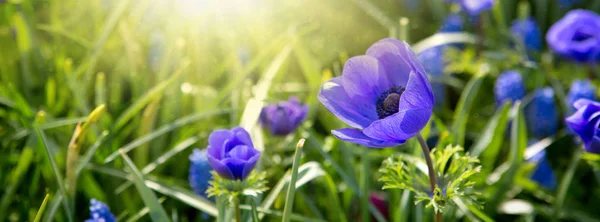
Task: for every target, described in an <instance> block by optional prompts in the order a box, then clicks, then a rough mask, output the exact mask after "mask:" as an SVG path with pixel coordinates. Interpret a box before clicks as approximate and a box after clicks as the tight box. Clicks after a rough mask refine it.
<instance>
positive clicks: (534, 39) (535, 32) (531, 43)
mask: <svg viewBox="0 0 600 222" xmlns="http://www.w3.org/2000/svg"><path fill="white" fill-rule="evenodd" d="M510 32H511V33H512V35H513V36H514V37H515V38H517V39H518V40H519V41H520V42H521V43H523V45H524V46H525V49H526V50H527V52H539V51H541V50H542V34H541V32H540V28H539V27H538V25H537V23H536V22H535V19H533V18H527V19H519V20H515V21H514V22H513V24H512V26H511V27H510Z"/></svg>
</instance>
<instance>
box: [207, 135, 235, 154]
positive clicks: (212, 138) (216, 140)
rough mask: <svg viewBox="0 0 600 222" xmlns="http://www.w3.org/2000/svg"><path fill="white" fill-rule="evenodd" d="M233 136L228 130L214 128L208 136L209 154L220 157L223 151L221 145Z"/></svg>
mask: <svg viewBox="0 0 600 222" xmlns="http://www.w3.org/2000/svg"><path fill="white" fill-rule="evenodd" d="M232 138H233V133H232V132H231V131H229V130H224V129H219V130H215V131H213V132H212V133H210V135H209V136H208V147H207V148H206V150H207V151H208V154H209V156H213V157H214V158H216V159H219V160H220V159H222V158H223V155H224V154H225V153H224V149H223V146H224V144H225V143H226V142H227V140H230V139H232Z"/></svg>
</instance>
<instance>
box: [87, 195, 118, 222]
mask: <svg viewBox="0 0 600 222" xmlns="http://www.w3.org/2000/svg"><path fill="white" fill-rule="evenodd" d="M90 204H91V205H90V219H87V220H85V222H116V221H117V219H115V216H114V215H113V214H112V213H111V212H110V209H108V206H106V204H104V203H102V202H101V201H98V200H96V199H92V200H90Z"/></svg>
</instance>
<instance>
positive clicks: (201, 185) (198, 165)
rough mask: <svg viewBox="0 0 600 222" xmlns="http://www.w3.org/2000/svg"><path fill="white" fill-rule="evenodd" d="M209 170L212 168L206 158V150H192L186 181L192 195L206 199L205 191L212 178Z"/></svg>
mask: <svg viewBox="0 0 600 222" xmlns="http://www.w3.org/2000/svg"><path fill="white" fill-rule="evenodd" d="M211 170H212V166H210V163H209V162H208V158H207V157H206V150H199V149H194V151H193V152H192V154H191V155H190V173H189V176H188V179H189V182H190V186H191V187H192V190H194V193H196V194H198V195H199V196H202V197H204V198H206V190H207V189H208V187H209V184H208V182H209V181H210V180H211V178H212V174H211V173H210V171H211Z"/></svg>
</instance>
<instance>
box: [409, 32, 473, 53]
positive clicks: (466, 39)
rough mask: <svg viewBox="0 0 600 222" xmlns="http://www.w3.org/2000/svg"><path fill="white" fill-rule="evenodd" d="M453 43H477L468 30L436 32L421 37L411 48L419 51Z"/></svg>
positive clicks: (416, 51)
mask: <svg viewBox="0 0 600 222" xmlns="http://www.w3.org/2000/svg"><path fill="white" fill-rule="evenodd" d="M455 43H463V44H464V43H470V44H475V43H477V37H476V36H475V35H473V34H470V33H468V32H458V33H454V32H453V33H436V34H434V35H432V36H429V37H427V38H426V39H423V40H421V41H419V42H417V43H415V44H413V46H412V48H413V50H414V51H415V53H419V52H422V51H425V50H427V49H429V48H433V47H438V46H442V45H447V44H455Z"/></svg>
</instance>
